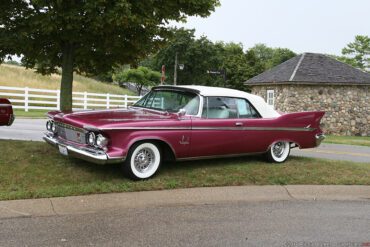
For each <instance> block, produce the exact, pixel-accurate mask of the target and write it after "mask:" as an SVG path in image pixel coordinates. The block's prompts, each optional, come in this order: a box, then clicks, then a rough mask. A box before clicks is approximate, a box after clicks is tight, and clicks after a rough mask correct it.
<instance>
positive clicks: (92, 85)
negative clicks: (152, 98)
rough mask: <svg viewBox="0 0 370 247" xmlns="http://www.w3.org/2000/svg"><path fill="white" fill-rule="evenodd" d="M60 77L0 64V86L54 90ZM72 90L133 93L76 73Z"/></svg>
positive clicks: (58, 85) (57, 87)
mask: <svg viewBox="0 0 370 247" xmlns="http://www.w3.org/2000/svg"><path fill="white" fill-rule="evenodd" d="M60 79H61V76H60V75H58V74H52V75H50V76H44V75H41V74H37V73H35V72H34V70H32V69H25V68H24V67H21V66H15V65H9V64H1V65H0V86H8V87H30V88H41V89H51V90H56V89H60ZM73 91H75V92H85V91H86V92H90V93H111V94H128V95H133V93H132V92H131V91H129V90H127V89H125V88H122V87H119V86H117V85H112V84H110V83H104V82H100V81H97V80H94V79H91V78H87V77H84V76H81V75H77V74H75V75H74V79H73Z"/></svg>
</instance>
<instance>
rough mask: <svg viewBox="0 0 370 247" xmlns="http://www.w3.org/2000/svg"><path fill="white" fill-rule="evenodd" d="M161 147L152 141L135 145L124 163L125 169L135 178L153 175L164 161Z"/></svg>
mask: <svg viewBox="0 0 370 247" xmlns="http://www.w3.org/2000/svg"><path fill="white" fill-rule="evenodd" d="M161 156H162V155H161V151H160V148H159V147H158V146H157V145H156V144H154V143H151V142H141V143H137V144H135V145H133V146H132V147H131V148H130V151H129V153H128V155H127V157H126V161H125V163H124V164H123V171H124V173H125V174H126V175H128V176H129V177H130V178H132V179H135V180H140V179H147V178H150V177H152V176H153V175H154V174H155V173H156V172H157V171H158V169H159V166H160V164H161V161H162V157H161Z"/></svg>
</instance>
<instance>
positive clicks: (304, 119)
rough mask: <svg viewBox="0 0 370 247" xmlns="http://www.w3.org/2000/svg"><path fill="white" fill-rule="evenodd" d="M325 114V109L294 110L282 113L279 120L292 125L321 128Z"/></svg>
mask: <svg viewBox="0 0 370 247" xmlns="http://www.w3.org/2000/svg"><path fill="white" fill-rule="evenodd" d="M324 115H325V112H324V111H312V112H294V113H287V114H284V115H281V116H280V117H279V120H280V121H281V122H284V123H286V124H289V125H291V126H296V127H307V128H315V129H319V128H320V121H321V119H322V118H323V116H324Z"/></svg>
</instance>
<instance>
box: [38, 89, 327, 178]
mask: <svg viewBox="0 0 370 247" xmlns="http://www.w3.org/2000/svg"><path fill="white" fill-rule="evenodd" d="M323 115H324V112H321V111H314V112H299V113H289V114H280V113H278V112H276V111H275V110H274V109H273V108H272V107H271V106H269V105H267V103H266V102H265V101H264V100H263V99H262V98H261V97H259V96H256V95H253V94H249V93H245V92H242V91H238V90H233V89H227V88H216V87H205V86H158V87H154V88H152V90H151V91H150V92H149V93H148V94H146V95H145V96H144V97H143V98H141V99H140V100H139V101H138V102H136V103H135V104H134V105H133V106H131V107H129V108H128V109H116V110H99V111H94V110H92V111H83V112H60V111H54V112H49V113H48V116H49V117H50V120H49V121H48V122H47V124H46V129H47V132H46V133H45V135H44V140H45V141H46V142H48V143H50V144H52V145H54V146H55V147H57V148H58V149H59V152H60V153H61V154H63V155H67V156H73V157H77V158H81V159H84V160H88V161H91V162H94V163H99V164H106V163H121V165H122V169H123V171H124V173H125V174H126V175H128V176H129V177H131V178H133V179H146V178H149V177H152V176H153V175H154V174H155V173H156V172H157V171H158V169H159V167H160V164H161V163H162V161H165V160H176V161H180V160H193V159H194V160H195V159H204V158H216V157H232V156H241V155H247V154H264V155H266V157H267V159H268V160H269V161H271V162H277V163H281V162H284V161H285V160H286V159H287V158H288V156H289V153H290V149H291V148H293V147H299V148H312V147H316V146H318V145H319V144H320V142H321V141H322V140H323V139H324V138H325V136H324V135H323V132H322V130H321V129H320V120H321V118H322V117H323Z"/></svg>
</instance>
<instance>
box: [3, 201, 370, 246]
mask: <svg viewBox="0 0 370 247" xmlns="http://www.w3.org/2000/svg"><path fill="white" fill-rule="evenodd" d="M369 229H370V203H369V202H368V201H274V202H239V203H238V202H236V203H235V202H233V203H223V204H202V205H177V206H174V205H172V206H151V207H139V208H126V209H113V210H106V211H102V212H95V213H85V214H84V213H83V214H81V213H80V214H74V215H61V216H48V217H26V218H8V219H1V220H0V246H171V247H174V246H326V247H328V246H347V247H348V246H361V247H363V246H370V230H369Z"/></svg>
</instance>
